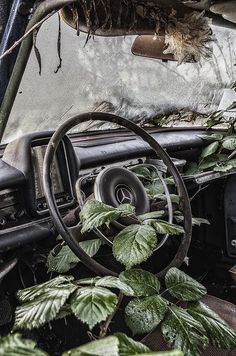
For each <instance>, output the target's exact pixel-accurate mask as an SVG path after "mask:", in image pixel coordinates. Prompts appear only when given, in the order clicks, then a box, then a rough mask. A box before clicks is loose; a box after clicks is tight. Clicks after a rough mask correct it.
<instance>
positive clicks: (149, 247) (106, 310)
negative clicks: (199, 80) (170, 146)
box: [0, 137, 236, 356]
mask: <svg viewBox="0 0 236 356" xmlns="http://www.w3.org/2000/svg"><path fill="white" fill-rule="evenodd" d="M218 139H221V138H220V137H218ZM206 157H207V156H206ZM145 174H147V171H146V170H143V171H139V175H142V179H146V180H147V181H148V178H143V177H145ZM151 179H155V178H153V177H152V178H151ZM149 182H150V179H149ZM156 183H157V182H156ZM170 184H172V182H170ZM97 203H98V204H97ZM174 213H175V215H174V217H175V220H176V221H177V222H178V223H182V222H183V215H182V213H181V212H180V211H178V210H175V211H174ZM134 214H135V211H134V208H133V207H132V206H130V205H128V204H124V205H120V206H119V207H118V208H113V207H110V206H107V205H105V204H103V203H100V202H96V201H94V200H89V201H87V202H86V204H85V205H84V207H83V208H82V210H81V213H80V217H81V225H82V231H83V232H84V233H87V232H88V231H90V230H92V229H96V228H98V227H102V226H103V225H106V226H109V224H110V223H111V222H112V221H114V220H117V219H119V218H120V217H125V216H132V217H133V218H134V219H135V220H134V221H135V224H132V225H129V226H127V227H126V228H124V229H123V230H122V231H121V232H120V233H118V234H117V235H116V236H115V237H114V240H113V255H114V257H115V258H116V259H117V260H118V261H119V262H120V263H121V264H123V265H124V266H125V267H126V270H125V271H123V272H121V273H120V275H119V277H114V276H106V277H91V278H83V279H79V280H75V279H74V277H72V276H62V275H60V276H58V277H56V278H53V279H51V280H49V281H47V282H45V283H42V284H41V285H36V286H33V287H30V288H26V289H24V290H20V291H18V294H17V295H18V298H19V301H20V302H21V305H20V306H18V307H17V309H16V313H15V324H14V330H18V329H32V328H35V327H40V326H43V325H45V324H46V323H47V322H50V321H52V320H56V319H60V318H65V317H68V316H69V315H74V316H75V317H76V318H77V319H78V320H80V321H81V322H83V323H85V324H86V325H87V326H88V328H89V329H90V330H93V328H94V327H95V326H99V327H100V334H99V336H100V339H99V340H95V341H93V342H91V343H89V344H86V345H83V346H79V347H77V348H75V349H72V350H69V351H66V352H64V354H63V355H64V356H65V355H72V356H73V355H84V356H85V355H95V356H99V355H112V356H113V355H114V356H116V355H117V356H128V355H129V356H132V355H137V354H139V355H148V354H150V355H151V354H152V355H160V356H161V355H163V356H164V355H166V356H180V355H187V356H198V355H200V353H201V351H202V350H203V349H204V348H205V347H206V346H207V345H208V344H209V343H210V344H213V345H216V346H219V347H227V348H230V347H234V346H236V341H235V340H236V334H235V332H234V330H232V329H231V328H230V326H228V325H227V324H226V323H225V321H224V320H222V319H221V318H220V317H219V316H218V315H217V314H215V313H214V312H213V311H211V310H210V309H209V308H208V307H207V306H205V305H204V304H203V303H202V302H201V301H200V300H201V298H202V297H203V296H204V295H205V294H206V293H207V291H206V289H205V287H204V286H203V285H201V284H200V283H198V282H197V281H195V280H194V279H193V278H191V277H189V276H188V275H186V274H185V273H184V272H182V271H180V270H179V269H177V268H171V269H170V270H169V271H168V272H167V274H166V276H165V283H164V284H165V287H164V285H163V284H162V286H161V282H160V281H159V280H158V278H157V277H156V276H155V275H154V274H152V273H151V272H148V271H144V270H142V269H141V268H139V267H138V268H133V267H134V266H138V265H140V264H141V263H142V262H144V261H145V260H146V259H147V258H148V257H149V256H151V255H152V254H153V252H154V250H155V248H156V245H157V241H158V238H159V235H163V234H171V235H179V234H182V233H184V230H183V227H182V226H180V225H176V224H170V223H168V222H167V221H165V220H164V219H165V218H166V210H165V209H164V210H159V211H155V212H154V211H151V212H150V213H147V214H143V215H140V216H135V215H134ZM201 223H208V222H207V220H205V219H197V218H195V224H197V225H200V224H201ZM101 245H102V241H101V240H100V239H93V240H88V241H83V242H81V243H80V246H81V247H82V248H83V249H84V251H86V252H87V253H88V254H89V255H90V256H93V255H94V254H96V253H97V251H98V249H99V248H100V246H101ZM56 250H57V254H54V253H53V252H51V253H50V255H49V257H48V269H49V270H50V271H54V272H55V271H56V272H60V273H62V272H63V273H64V272H67V271H68V270H69V269H70V268H73V267H74V266H75V265H76V264H77V263H78V262H79V259H78V258H77V257H76V256H75V255H74V254H73V253H72V252H71V251H70V249H69V248H68V247H67V246H61V247H60V250H59V251H58V249H57V248H56ZM124 296H127V297H128V300H127V301H126V307H125V321H126V324H127V326H128V327H129V328H130V329H131V331H132V332H133V334H143V333H147V332H150V331H152V330H154V329H155V328H157V327H158V328H159V330H160V332H162V334H163V337H164V339H165V340H166V342H167V343H168V345H169V346H170V347H172V348H176V349H179V350H182V351H183V354H182V352H180V351H173V352H172V351H171V352H167V353H165V352H164V353H152V352H151V351H150V350H149V349H148V348H147V347H146V346H145V345H143V344H141V343H138V342H136V341H134V340H132V339H131V338H129V337H127V336H126V335H125V334H121V333H117V334H114V335H113V336H108V337H104V336H106V334H107V332H108V330H109V324H110V323H111V321H112V319H113V317H114V315H115V314H116V312H117V310H118V309H119V308H120V306H121V304H122V301H123V297H124ZM183 302H184V303H185V305H184V308H183V307H182V305H183ZM181 303H182V304H181ZM177 304H178V306H177ZM16 335H18V334H16ZM9 337H10V336H9ZM17 337H18V338H19V337H20V336H17ZM24 342H26V343H27V341H24ZM27 345H28V346H27V347H28V349H29V350H28V349H27V351H26V352H28V354H27V353H25V354H26V355H31V354H32V350H34V349H35V350H36V352H39V355H41V354H40V352H41V351H40V350H39V351H37V350H38V349H36V348H35V344H30V343H29V344H27ZM0 350H1V349H0ZM19 350H20V348H19ZM0 354H1V353H0ZM6 354H7V353H6ZM9 354H10V353H9ZM22 354H23V355H24V353H22ZM35 354H36V355H37V353H35ZM16 355H17V353H16ZM42 355H45V353H42Z"/></svg>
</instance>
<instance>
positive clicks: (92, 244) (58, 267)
mask: <svg viewBox="0 0 236 356" xmlns="http://www.w3.org/2000/svg"><path fill="white" fill-rule="evenodd" d="M79 245H80V247H81V248H82V249H83V250H84V251H85V252H86V253H87V254H88V255H89V256H90V257H93V256H94V255H96V253H97V252H98V250H99V248H100V247H101V245H102V240H101V239H94V240H86V241H81V242H80V243H79ZM79 262H80V260H79V258H78V257H77V256H76V255H75V254H74V252H73V251H72V250H71V249H70V247H69V246H67V245H66V246H63V247H62V248H61V250H60V251H59V253H58V254H57V255H56V256H55V255H54V253H53V251H51V252H50V254H49V255H48V259H47V265H48V271H50V272H57V273H65V272H68V271H69V270H70V269H72V268H74V267H75V266H76V265H77V264H78V263H79Z"/></svg>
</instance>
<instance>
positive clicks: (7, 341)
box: [0, 334, 48, 356]
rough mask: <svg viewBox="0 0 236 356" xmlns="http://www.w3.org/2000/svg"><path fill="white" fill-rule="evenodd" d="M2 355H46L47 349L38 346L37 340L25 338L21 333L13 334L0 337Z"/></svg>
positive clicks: (0, 353) (0, 352)
mask: <svg viewBox="0 0 236 356" xmlns="http://www.w3.org/2000/svg"><path fill="white" fill-rule="evenodd" d="M0 355H1V356H13V355H14V356H46V355H48V354H47V353H46V352H45V351H42V350H39V349H38V348H37V347H36V342H34V341H32V340H29V339H23V338H22V336H21V335H20V334H11V335H7V336H4V337H1V338H0Z"/></svg>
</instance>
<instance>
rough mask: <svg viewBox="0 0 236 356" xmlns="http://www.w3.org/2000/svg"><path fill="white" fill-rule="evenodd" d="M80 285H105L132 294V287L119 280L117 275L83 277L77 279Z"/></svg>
mask: <svg viewBox="0 0 236 356" xmlns="http://www.w3.org/2000/svg"><path fill="white" fill-rule="evenodd" d="M78 283H79V284H80V285H90V286H92V285H94V286H96V287H107V288H116V289H119V290H120V291H121V292H122V293H123V294H125V295H127V296H133V295H134V291H133V289H132V288H131V287H130V286H128V285H127V284H126V283H124V282H121V280H120V279H119V278H118V277H113V276H106V277H92V278H83V279H80V280H79V281H78Z"/></svg>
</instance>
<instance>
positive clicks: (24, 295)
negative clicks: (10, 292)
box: [17, 276, 74, 302]
mask: <svg viewBox="0 0 236 356" xmlns="http://www.w3.org/2000/svg"><path fill="white" fill-rule="evenodd" d="M73 280H74V277H72V276H58V277H56V278H53V279H50V280H49V281H47V282H45V283H41V284H37V285H35V286H32V287H29V288H25V289H21V290H19V291H18V292H17V297H18V299H19V300H20V301H21V302H28V301H31V300H34V299H35V298H36V297H37V296H41V295H42V294H44V293H45V292H50V291H51V290H53V289H54V288H57V287H60V286H62V287H64V286H65V287H67V286H69V288H70V287H72V286H74V285H73V284H72V283H71V281H73Z"/></svg>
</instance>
